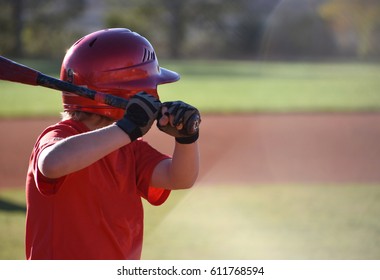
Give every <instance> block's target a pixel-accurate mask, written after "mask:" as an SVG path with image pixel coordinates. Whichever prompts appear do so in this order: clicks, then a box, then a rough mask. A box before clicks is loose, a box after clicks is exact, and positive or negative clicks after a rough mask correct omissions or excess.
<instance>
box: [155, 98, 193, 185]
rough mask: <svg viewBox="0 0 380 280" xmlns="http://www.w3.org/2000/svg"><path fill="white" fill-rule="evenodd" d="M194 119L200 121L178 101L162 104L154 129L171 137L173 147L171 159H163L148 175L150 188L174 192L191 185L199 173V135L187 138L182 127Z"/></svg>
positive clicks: (190, 108) (188, 107) (188, 108)
mask: <svg viewBox="0 0 380 280" xmlns="http://www.w3.org/2000/svg"><path fill="white" fill-rule="evenodd" d="M194 116H197V118H198V119H199V122H200V114H199V111H198V110H197V109H196V108H195V107H193V106H191V105H189V104H186V103H184V102H182V101H175V102H165V103H163V106H162V108H161V118H160V119H159V121H158V123H157V126H158V128H159V129H160V130H161V131H163V132H165V133H167V134H169V135H171V136H173V137H174V138H175V148H174V152H173V157H172V159H171V160H170V159H168V160H164V161H162V162H160V163H159V164H158V165H157V166H156V168H155V170H154V171H153V174H152V179H151V184H152V186H155V187H162V188H166V189H172V190H174V189H187V188H191V187H192V186H193V185H194V183H195V181H196V179H197V177H198V173H199V148H198V136H199V132H198V131H197V132H196V133H195V134H194V135H190V136H189V135H186V134H184V133H183V129H184V125H183V124H186V123H187V122H188V120H190V119H193V118H194Z"/></svg>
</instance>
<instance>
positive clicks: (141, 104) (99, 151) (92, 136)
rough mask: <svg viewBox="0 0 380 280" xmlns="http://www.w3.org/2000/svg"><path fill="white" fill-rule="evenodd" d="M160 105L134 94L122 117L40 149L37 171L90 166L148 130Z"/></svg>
mask: <svg viewBox="0 0 380 280" xmlns="http://www.w3.org/2000/svg"><path fill="white" fill-rule="evenodd" d="M160 107H161V103H160V102H159V100H158V99H156V98H155V97H153V96H151V95H149V94H147V93H144V92H141V93H138V94H136V95H134V96H133V97H132V98H131V99H130V100H129V102H128V105H127V107H126V113H125V115H124V117H123V118H122V119H120V120H118V121H117V122H116V123H115V124H113V125H109V126H106V127H104V128H100V129H97V130H92V131H90V132H87V133H82V134H79V135H74V136H71V137H68V138H66V139H63V140H61V141H59V142H57V143H56V144H54V145H52V146H50V147H47V148H46V149H45V150H44V151H42V152H41V154H40V156H39V159H38V168H39V170H40V172H41V173H42V174H43V175H44V176H45V177H47V178H52V179H54V178H59V177H62V176H65V175H67V174H70V173H72V172H75V171H78V170H80V169H82V168H85V167H87V166H89V165H90V164H92V163H94V162H96V161H97V160H99V159H101V158H103V157H104V156H106V155H108V154H109V153H111V152H112V151H115V150H117V149H119V148H121V147H122V146H124V145H126V144H128V143H130V142H131V141H134V140H136V139H137V138H139V137H141V136H142V135H144V134H145V133H147V132H148V130H149V129H150V128H151V126H152V124H153V122H154V121H155V120H156V119H157V116H158V111H159V109H160Z"/></svg>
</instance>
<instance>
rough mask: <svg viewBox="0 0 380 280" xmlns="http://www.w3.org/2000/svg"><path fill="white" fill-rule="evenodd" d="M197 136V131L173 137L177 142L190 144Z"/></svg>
mask: <svg viewBox="0 0 380 280" xmlns="http://www.w3.org/2000/svg"><path fill="white" fill-rule="evenodd" d="M198 138H199V131H197V132H196V133H195V134H193V135H191V136H188V137H175V141H176V142H177V143H179V144H192V143H194V142H195V141H197V140H198Z"/></svg>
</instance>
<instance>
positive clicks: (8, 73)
mask: <svg viewBox="0 0 380 280" xmlns="http://www.w3.org/2000/svg"><path fill="white" fill-rule="evenodd" d="M0 80H5V81H11V82H16V83H21V84H26V85H33V86H42V87H47V88H51V89H55V90H59V91H67V92H71V93H74V94H77V95H79V96H82V97H85V98H89V99H92V100H95V101H97V102H101V103H104V104H107V105H110V106H112V107H116V108H120V109H125V108H126V107H127V104H128V100H127V99H125V98H122V97H119V96H115V95H111V94H106V93H102V92H99V91H96V90H92V89H89V88H86V87H81V86H77V85H74V84H71V83H69V82H65V81H62V80H59V79H56V78H53V77H51V76H48V75H45V74H43V73H41V72H39V71H37V70H35V69H33V68H30V67H28V66H25V65H23V64H20V63H17V62H15V61H12V60H10V59H7V58H5V57H3V56H0ZM199 122H200V117H199V116H194V117H193V118H191V119H190V120H189V121H188V123H187V124H186V127H185V128H186V129H185V131H186V133H187V134H188V135H192V134H194V133H196V132H197V131H198V129H199Z"/></svg>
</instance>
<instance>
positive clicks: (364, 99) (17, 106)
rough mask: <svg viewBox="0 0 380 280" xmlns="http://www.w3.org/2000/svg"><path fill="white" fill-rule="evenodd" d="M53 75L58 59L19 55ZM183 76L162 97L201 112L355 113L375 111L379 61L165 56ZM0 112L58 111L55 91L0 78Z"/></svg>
mask: <svg viewBox="0 0 380 280" xmlns="http://www.w3.org/2000/svg"><path fill="white" fill-rule="evenodd" d="M20 62H21V63H25V64H26V65H28V66H31V67H34V68H35V69H38V70H40V71H41V72H43V73H46V74H49V75H52V76H55V77H58V75H59V63H56V62H53V63H52V62H49V61H41V60H40V61H33V60H26V61H25V60H22V61H20ZM161 66H163V67H166V68H169V69H172V70H174V71H177V72H178V73H180V74H181V75H182V78H181V80H180V82H177V83H173V84H169V85H161V86H159V92H160V96H161V99H162V100H163V101H168V100H177V99H181V100H183V101H186V102H189V103H191V104H194V105H195V106H197V107H198V108H199V109H200V110H201V111H202V112H203V113H220V112H223V113H232V112H235V113H236V112H271V113H276V112H337V111H338V112H339V111H340V112H360V111H379V110H380V94H379V91H378V90H379V88H380V79H379V77H380V65H379V64H370V63H348V62H347V63H306V62H300V63H286V62H244V61H164V62H163V63H162V64H161ZM0 88H1V97H2V102H1V103H0V117H30V116H58V113H59V112H60V111H61V107H62V105H61V95H60V93H59V92H58V91H55V90H51V89H47V88H43V87H39V86H36V87H33V86H28V85H22V84H16V83H10V82H6V81H0Z"/></svg>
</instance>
